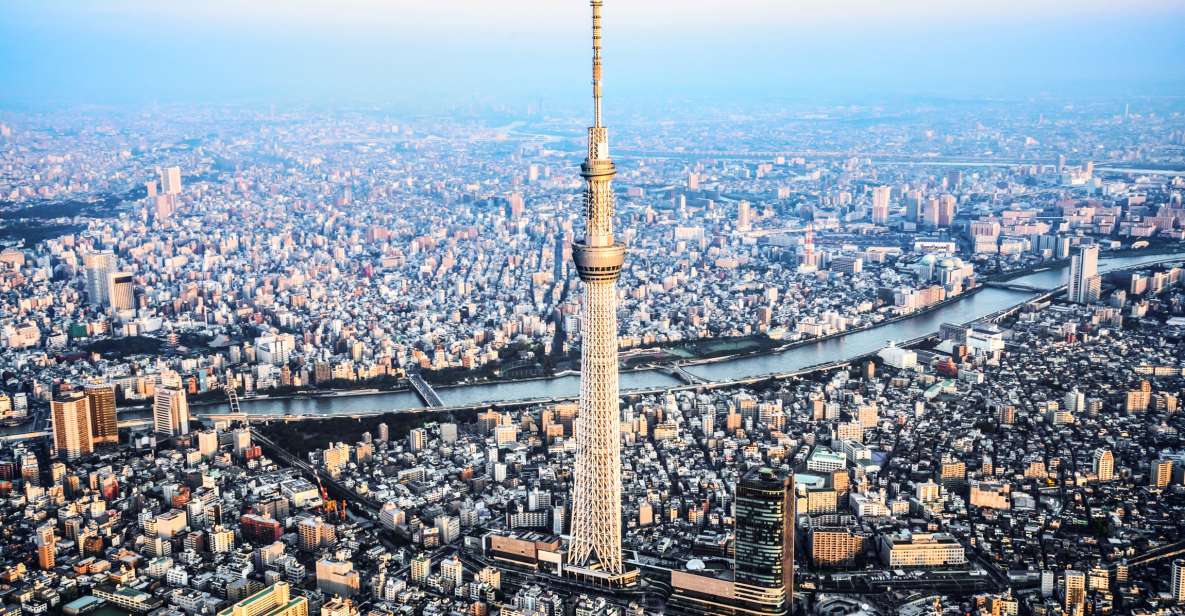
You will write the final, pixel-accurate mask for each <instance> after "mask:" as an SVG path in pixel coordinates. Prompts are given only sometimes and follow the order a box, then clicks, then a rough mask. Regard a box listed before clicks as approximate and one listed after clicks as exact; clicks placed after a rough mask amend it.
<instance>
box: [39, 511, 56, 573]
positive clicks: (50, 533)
mask: <svg viewBox="0 0 1185 616" xmlns="http://www.w3.org/2000/svg"><path fill="white" fill-rule="evenodd" d="M34 544H35V545H36V547H37V567H38V568H40V569H41V570H42V571H49V570H51V569H53V568H54V565H55V564H56V553H55V551H56V549H57V539H56V538H55V535H54V525H53V524H52V523H47V524H42V525H41V526H38V527H37V536H36V537H35V539H34Z"/></svg>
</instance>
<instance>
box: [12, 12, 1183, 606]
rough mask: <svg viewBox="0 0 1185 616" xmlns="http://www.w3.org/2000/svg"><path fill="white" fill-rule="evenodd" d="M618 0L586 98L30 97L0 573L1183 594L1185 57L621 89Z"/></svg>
mask: <svg viewBox="0 0 1185 616" xmlns="http://www.w3.org/2000/svg"><path fill="white" fill-rule="evenodd" d="M590 5H591V17H592V22H591V23H592V29H591V34H592V37H591V41H592V47H591V53H592V81H591V86H592V87H591V92H590V94H591V97H590V98H591V105H587V107H588V108H587V109H584V108H579V109H578V108H572V109H568V108H566V107H565V106H563V105H557V106H555V107H554V108H553V107H551V106H548V105H544V104H541V103H531V104H530V105H526V106H523V107H516V106H510V105H499V104H474V105H470V106H466V107H456V108H454V109H452V110H450V111H447V112H445V111H443V110H442V111H441V112H440V113H433V114H426V113H411V112H407V111H401V110H399V109H397V108H385V107H382V106H362V105H341V106H339V107H337V108H335V109H333V110H332V111H326V110H325V109H324V108H319V107H313V106H302V105H288V106H277V105H254V104H242V105H230V104H227V105H217V106H197V105H182V104H166V105H160V104H153V105H148V106H144V107H137V108H134V109H118V108H102V107H78V108H73V107H72V108H69V109H59V110H51V109H50V108H46V109H43V110H37V111H31V110H15V109H11V110H10V109H6V108H0V244H3V247H2V248H0V280H2V290H3V294H2V296H0V371H2V372H3V382H2V383H0V616H18V615H37V614H65V615H68V616H78V615H86V614H94V615H95V616H117V615H120V616H122V615H129V614H136V615H151V616H202V615H213V614H217V615H218V616H309V614H320V616H385V615H397V614H406V615H413V614H414V615H424V616H454V615H456V616H460V615H466V616H487V615H489V616H572V615H575V616H643V615H651V614H656V615H657V614H670V615H721V616H729V615H734V616H736V615H760V614H781V615H789V614H795V615H818V616H889V615H893V614H903V615H907V616H908V615H917V616H921V615H923V614H932V615H950V616H955V615H966V616H989V615H990V616H1005V615H1024V616H1030V615H1031V616H1087V615H1108V614H1136V615H1142V616H1143V615H1147V616H1152V615H1157V616H1161V615H1170V614H1185V515H1182V514H1183V513H1185V438H1183V437H1182V432H1183V431H1185V410H1183V408H1182V406H1181V405H1182V402H1183V401H1182V400H1181V396H1182V395H1185V203H1183V200H1185V104H1183V102H1182V100H1181V99H1180V97H1161V98H1157V97H1146V96H1142V97H1126V98H1124V97H1121V96H1117V95H1110V94H1109V95H1107V96H1096V97H1086V98H1081V99H1069V98H1061V97H1056V96H1051V95H1042V96H1033V97H1027V98H1025V99H1024V100H1009V101H1001V100H978V101H959V102H953V101H950V100H941V99H929V98H913V99H908V100H901V101H898V102H895V103H892V104H880V103H877V104H871V103H869V104H843V105H840V104H805V103H804V104H793V105H789V104H788V105H777V104H752V105H749V106H745V107H736V108H732V107H728V106H724V105H718V106H717V105H713V106H703V105H684V104H680V103H675V102H670V103H668V104H665V105H662V106H657V107H655V108H654V109H651V110H649V111H648V112H646V113H642V112H631V113H623V114H617V113H615V111H614V99H613V97H612V94H611V93H609V94H607V95H606V96H605V97H604V101H603V100H602V99H603V97H602V70H603V69H602V60H601V53H602V39H601V37H602V23H601V8H602V0H591V2H590ZM586 8H587V7H586ZM573 70H575V68H574V69H573ZM582 70H586V69H582ZM609 74H610V75H612V72H611V71H609ZM610 92H611V91H610ZM603 107H604V114H603V113H602V108H603ZM586 125H587V126H588V128H587V129H581V128H580V127H582V126H586ZM609 126H611V127H612V128H611V129H610V128H608V127H609ZM610 143H612V148H610Z"/></svg>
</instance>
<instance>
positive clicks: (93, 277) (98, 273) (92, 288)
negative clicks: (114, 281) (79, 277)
mask: <svg viewBox="0 0 1185 616" xmlns="http://www.w3.org/2000/svg"><path fill="white" fill-rule="evenodd" d="M82 268H83V270H84V271H85V272H86V299H87V301H88V302H90V303H91V304H93V305H96V306H105V305H107V294H108V285H107V280H108V278H109V277H110V274H111V272H112V271H114V270H115V255H114V254H113V253H111V252H92V253H90V254H88V255H85V256H83V257H82Z"/></svg>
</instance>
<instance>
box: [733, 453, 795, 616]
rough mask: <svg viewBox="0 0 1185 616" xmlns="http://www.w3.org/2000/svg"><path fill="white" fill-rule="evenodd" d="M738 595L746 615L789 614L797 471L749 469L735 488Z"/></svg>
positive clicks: (738, 605) (735, 590)
mask: <svg viewBox="0 0 1185 616" xmlns="http://www.w3.org/2000/svg"><path fill="white" fill-rule="evenodd" d="M735 506H736V512H735V516H734V517H735V518H736V561H735V564H734V569H735V575H734V582H733V587H734V593H735V596H736V602H737V608H738V612H739V613H742V614H787V613H789V611H790V610H791V609H792V607H793V600H794V475H793V473H789V474H782V473H779V472H777V471H775V470H774V469H771V468H768V467H762V468H756V469H753V470H751V471H749V472H748V473H747V474H745V476H744V477H743V478H742V479H741V481H740V483H739V484H737V488H736V504H735Z"/></svg>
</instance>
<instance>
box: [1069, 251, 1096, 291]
mask: <svg viewBox="0 0 1185 616" xmlns="http://www.w3.org/2000/svg"><path fill="white" fill-rule="evenodd" d="M1100 285H1101V279H1100V278H1099V247H1098V246H1097V245H1094V244H1091V245H1088V246H1078V247H1077V248H1075V249H1074V256H1072V257H1070V283H1069V286H1068V287H1067V293H1066V296H1067V298H1068V299H1069V300H1070V301H1071V302H1074V303H1076V304H1090V303H1092V302H1096V301H1098V299H1099V293H1100V291H1101V289H1100Z"/></svg>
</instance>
